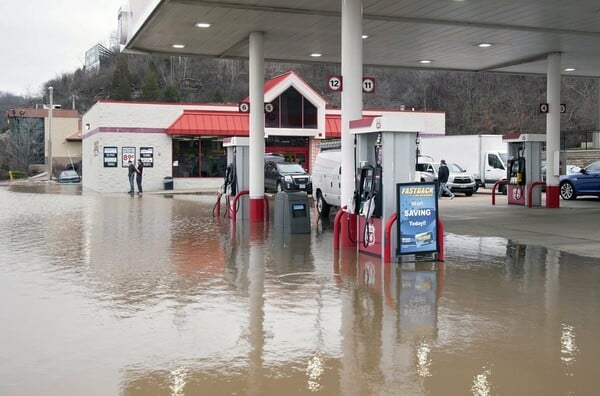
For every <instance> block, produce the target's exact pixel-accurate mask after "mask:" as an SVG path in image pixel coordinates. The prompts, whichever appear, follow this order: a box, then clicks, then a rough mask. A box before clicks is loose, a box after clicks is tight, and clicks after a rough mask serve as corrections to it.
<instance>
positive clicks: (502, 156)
mask: <svg viewBox="0 0 600 396" xmlns="http://www.w3.org/2000/svg"><path fill="white" fill-rule="evenodd" d="M498 155H499V156H500V159H501V160H502V162H503V163H504V164H506V163H507V162H508V154H507V153H498Z"/></svg>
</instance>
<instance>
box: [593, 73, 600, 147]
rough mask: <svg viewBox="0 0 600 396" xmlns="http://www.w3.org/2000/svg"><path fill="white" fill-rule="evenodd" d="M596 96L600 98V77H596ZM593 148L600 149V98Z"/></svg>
mask: <svg viewBox="0 0 600 396" xmlns="http://www.w3.org/2000/svg"><path fill="white" fill-rule="evenodd" d="M596 92H597V94H596V98H598V99H600V78H597V79H596ZM592 148H593V149H600V100H598V118H597V119H596V130H595V131H594V135H593V136H592Z"/></svg>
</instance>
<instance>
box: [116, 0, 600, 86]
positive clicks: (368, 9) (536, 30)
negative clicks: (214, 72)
mask: <svg viewBox="0 0 600 396" xmlns="http://www.w3.org/2000/svg"><path fill="white" fill-rule="evenodd" d="M341 4H342V0H318V1H314V0H313V1H298V0H248V1H242V0H238V1H232V0H225V1H202V0H162V1H157V0H130V3H129V5H128V8H127V9H124V11H129V14H127V15H128V17H127V15H126V14H122V15H121V17H120V19H121V20H122V28H121V42H122V43H123V44H125V45H126V50H127V51H136V52H137V51H139V52H143V53H168V54H173V53H179V54H185V55H202V56H215V57H233V58H247V57H248V51H249V50H248V36H249V33H250V32H252V31H263V32H265V58H266V60H271V61H278V60H279V61H287V62H326V63H339V62H340V59H341V54H340V52H341ZM197 22H208V23H210V24H211V27H210V28H205V29H202V28H198V27H195V24H196V23H197ZM363 33H364V34H366V35H368V38H366V39H365V40H364V41H363V44H364V45H363V52H364V59H363V63H364V64H365V65H374V66H395V67H406V68H427V69H444V70H464V71H497V72H513V73H538V74H545V73H546V61H545V56H546V54H547V53H550V52H560V53H562V67H563V68H575V69H576V70H575V71H572V72H568V73H567V72H563V74H568V75H574V76H587V77H598V76H600V3H599V2H598V1H597V0H575V1H570V2H569V1H564V0H526V1H523V0H464V1H456V0H419V1H414V0H411V1H407V0H380V1H377V0H364V1H363ZM480 43H490V44H492V46H491V47H488V48H480V47H479V46H478V44H480ZM173 44H184V45H185V47H184V48H182V49H175V48H173V47H172V45H173ZM314 52H319V53H322V54H323V55H322V56H321V57H320V58H313V57H310V55H309V54H311V53H314ZM423 59H427V60H431V61H432V62H431V63H429V64H426V65H424V64H421V63H419V61H420V60H423Z"/></svg>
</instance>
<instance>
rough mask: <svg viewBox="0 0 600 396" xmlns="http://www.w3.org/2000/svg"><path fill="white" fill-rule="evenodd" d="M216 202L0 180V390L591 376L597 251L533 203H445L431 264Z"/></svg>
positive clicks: (445, 388)
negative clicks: (291, 229) (442, 254)
mask: <svg viewBox="0 0 600 396" xmlns="http://www.w3.org/2000/svg"><path fill="white" fill-rule="evenodd" d="M476 195H479V194H476ZM215 198H216V197H215V196H214V195H151V194H146V195H143V196H133V197H131V196H129V195H127V194H114V195H95V194H89V195H88V194H81V192H80V191H79V187H78V186H75V185H70V186H46V185H41V186H33V187H31V186H20V187H19V186H17V187H0V203H1V205H2V210H1V211H0V296H1V297H2V300H3V304H2V305H1V308H0V320H1V321H2V326H0V339H1V340H2V344H3V347H2V350H3V353H2V355H0V394H3V395H4V394H6V395H39V394H44V395H81V394H86V395H196V394H211V395H281V394H286V395H295V394H297V395H303V394H324V395H325V394H326V395H409V394H410V395H459V394H472V395H496V394H498V395H548V394H584V395H587V394H595V393H596V392H597V385H598V384H597V383H598V380H597V379H596V375H595V372H596V369H597V367H596V363H597V361H598V360H599V359H600V344H599V343H598V342H597V334H598V332H599V331H600V315H598V312H599V310H600V299H599V298H598V291H597V285H598V284H599V282H600V259H599V258H597V257H595V256H594V255H593V254H590V255H585V254H583V255H577V254H573V253H574V252H577V251H579V252H580V253H585V246H586V243H585V241H584V238H583V236H582V235H578V234H576V233H575V232H574V231H569V232H570V233H571V234H572V235H569V236H568V238H564V237H563V238H562V239H561V238H559V236H560V233H558V232H556V233H554V234H553V233H552V231H551V230H548V231H547V232H546V231H543V230H542V231H543V232H541V231H540V230H539V227H540V226H539V224H538V226H537V234H536V232H534V231H536V227H535V225H532V224H531V221H524V222H520V223H518V222H517V221H516V220H514V218H515V217H519V215H520V214H522V213H525V212H520V213H519V212H516V213H513V212H515V211H518V210H519V209H523V210H524V211H530V212H526V213H528V216H534V217H539V219H540V224H545V223H541V222H542V221H549V220H548V219H547V217H548V214H549V213H550V212H548V210H546V209H542V208H537V209H526V208H513V207H510V208H508V207H506V205H505V204H504V203H502V202H501V200H500V201H499V202H498V208H496V210H495V211H494V216H493V217H490V218H489V219H490V221H492V222H493V224H495V225H496V226H497V227H498V228H497V230H496V231H497V232H496V234H497V235H491V234H492V232H488V233H486V230H489V229H490V228H489V227H487V228H486V227H484V226H485V224H482V222H481V218H480V217H479V216H485V214H486V210H487V211H488V212H489V210H490V208H489V205H486V204H485V203H484V202H483V200H484V199H489V196H488V197H483V198H481V197H479V198H478V197H476V196H473V197H469V198H462V197H457V198H456V199H454V200H452V201H449V200H442V201H440V215H441V217H442V218H443V219H444V223H445V226H446V230H447V232H448V233H447V234H446V261H445V263H443V264H442V263H431V262H422V263H416V264H410V263H405V264H402V265H400V264H392V265H384V264H382V263H381V262H380V261H379V260H378V259H374V258H372V257H369V256H362V255H360V256H357V255H356V254H355V252H354V251H352V250H341V251H338V252H334V251H332V239H331V238H332V227H331V224H330V223H329V222H328V221H327V220H319V219H317V218H316V217H313V221H312V232H311V234H308V235H291V236H290V235H288V236H286V235H282V234H281V233H275V232H272V231H271V228H272V227H266V228H265V230H264V231H263V232H262V233H259V234H258V235H248V231H247V229H248V225H247V224H245V223H244V222H238V223H235V224H234V223H231V222H230V221H228V220H227V219H224V218H214V217H213V207H214V204H215ZM471 198H475V199H474V200H472V201H469V199H471ZM480 200H481V203H478V202H480ZM582 202H585V201H582ZM501 205H504V206H501ZM561 210H562V209H561ZM593 210H595V209H593ZM501 212H504V213H506V215H504V216H501ZM467 213H470V216H468V215H467ZM575 213H577V216H585V214H583V215H582V214H579V211H577V210H575V211H574V212H572V215H575ZM593 213H595V212H593ZM556 215H557V216H558V218H559V220H560V216H562V215H563V214H562V212H556ZM488 226H489V224H488ZM585 226H586V225H585V224H584V225H582V227H580V228H582V229H584V227H585ZM461 227H462V228H461ZM549 228H550V226H549ZM451 230H455V232H452V231H451ZM503 233H504V234H503ZM539 234H542V235H546V236H545V238H546V239H543V237H541V236H539ZM582 234H583V231H582ZM536 235H538V236H536ZM536 238H537V239H536ZM548 238H551V239H548ZM552 238H555V239H552ZM571 239H572V240H571ZM582 239H583V240H582ZM561 241H562V242H561ZM592 241H593V239H589V240H588V244H589V243H591V242H592ZM561 244H562V245H561ZM544 246H550V248H548V247H544ZM560 246H564V247H565V248H566V250H567V251H570V253H569V252H565V251H561V250H559V249H555V248H554V247H560ZM578 249H580V250H578Z"/></svg>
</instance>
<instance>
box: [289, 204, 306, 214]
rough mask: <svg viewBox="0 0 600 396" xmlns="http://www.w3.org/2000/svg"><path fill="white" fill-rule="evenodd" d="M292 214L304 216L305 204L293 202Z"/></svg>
mask: <svg viewBox="0 0 600 396" xmlns="http://www.w3.org/2000/svg"><path fill="white" fill-rule="evenodd" d="M292 215H293V216H294V217H306V206H305V205H304V204H293V205H292Z"/></svg>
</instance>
